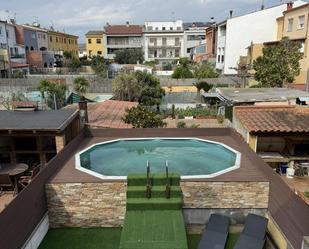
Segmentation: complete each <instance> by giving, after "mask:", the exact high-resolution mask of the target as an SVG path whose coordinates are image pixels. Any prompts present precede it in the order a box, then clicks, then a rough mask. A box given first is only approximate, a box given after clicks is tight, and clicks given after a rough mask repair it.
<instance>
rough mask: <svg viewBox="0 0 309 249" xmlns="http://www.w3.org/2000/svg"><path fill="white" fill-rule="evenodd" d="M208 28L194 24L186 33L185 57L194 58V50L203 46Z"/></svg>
mask: <svg viewBox="0 0 309 249" xmlns="http://www.w3.org/2000/svg"><path fill="white" fill-rule="evenodd" d="M205 30H206V26H205V27H198V26H195V25H194V24H193V25H192V26H191V27H187V28H186V29H185V31H184V56H185V57H189V58H192V55H193V52H194V48H195V47H197V46H199V45H201V44H202V43H203V41H204V40H205V35H206V31H205Z"/></svg>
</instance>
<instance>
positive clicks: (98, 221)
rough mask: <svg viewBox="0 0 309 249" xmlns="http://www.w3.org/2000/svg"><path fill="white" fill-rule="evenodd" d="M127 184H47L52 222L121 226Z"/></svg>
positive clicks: (78, 225)
mask: <svg viewBox="0 0 309 249" xmlns="http://www.w3.org/2000/svg"><path fill="white" fill-rule="evenodd" d="M126 186H127V183H126V182H113V183H74V184H47V185H46V196H47V204H48V212H49V219H50V220H49V222H50V226H51V227H52V228H58V227H120V226H122V225H123V220H124V216H125V206H126V190H127V187H126Z"/></svg>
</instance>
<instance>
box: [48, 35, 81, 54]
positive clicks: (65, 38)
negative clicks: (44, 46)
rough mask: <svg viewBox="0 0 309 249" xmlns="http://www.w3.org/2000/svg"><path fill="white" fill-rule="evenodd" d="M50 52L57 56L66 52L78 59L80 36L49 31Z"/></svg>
mask: <svg viewBox="0 0 309 249" xmlns="http://www.w3.org/2000/svg"><path fill="white" fill-rule="evenodd" d="M47 32H48V50H50V51H54V52H55V53H56V54H62V53H63V52H65V51H69V52H72V53H73V55H75V56H76V57H78V36H75V35H70V34H66V33H63V32H58V31H55V30H48V31H47Z"/></svg>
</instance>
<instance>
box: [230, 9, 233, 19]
mask: <svg viewBox="0 0 309 249" xmlns="http://www.w3.org/2000/svg"><path fill="white" fill-rule="evenodd" d="M232 17H233V10H230V18H232Z"/></svg>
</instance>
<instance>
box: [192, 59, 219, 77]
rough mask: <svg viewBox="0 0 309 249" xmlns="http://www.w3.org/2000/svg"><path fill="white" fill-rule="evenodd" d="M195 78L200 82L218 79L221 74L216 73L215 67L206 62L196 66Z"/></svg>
mask: <svg viewBox="0 0 309 249" xmlns="http://www.w3.org/2000/svg"><path fill="white" fill-rule="evenodd" d="M194 76H195V78H197V79H198V80H200V79H205V78H218V77H219V74H218V73H217V72H216V70H215V68H214V67H213V65H212V64H211V63H209V62H204V63H202V64H199V65H197V66H195V68H194Z"/></svg>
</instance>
